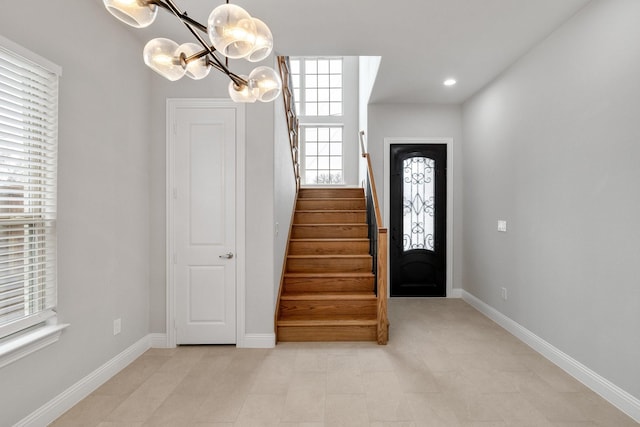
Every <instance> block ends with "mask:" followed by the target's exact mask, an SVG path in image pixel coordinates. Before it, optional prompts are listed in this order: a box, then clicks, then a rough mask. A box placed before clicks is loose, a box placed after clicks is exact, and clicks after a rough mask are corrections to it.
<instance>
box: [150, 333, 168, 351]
mask: <svg viewBox="0 0 640 427" xmlns="http://www.w3.org/2000/svg"><path fill="white" fill-rule="evenodd" d="M149 338H150V341H151V348H169V339H168V337H167V334H160V333H155V334H149Z"/></svg>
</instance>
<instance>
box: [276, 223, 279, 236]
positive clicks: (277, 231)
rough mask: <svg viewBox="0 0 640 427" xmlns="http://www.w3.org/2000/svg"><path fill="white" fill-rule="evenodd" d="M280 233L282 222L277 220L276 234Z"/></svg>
mask: <svg viewBox="0 0 640 427" xmlns="http://www.w3.org/2000/svg"><path fill="white" fill-rule="evenodd" d="M279 233H280V223H279V222H276V236H277V235H278V234H279Z"/></svg>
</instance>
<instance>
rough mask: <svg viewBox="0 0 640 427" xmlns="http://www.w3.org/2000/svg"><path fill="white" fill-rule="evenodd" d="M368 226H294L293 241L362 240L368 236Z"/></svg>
mask: <svg viewBox="0 0 640 427" xmlns="http://www.w3.org/2000/svg"><path fill="white" fill-rule="evenodd" d="M368 233H369V229H368V226H367V225H366V224H339V225H336V224H313V225H309V224H307V225H304V224H297V225H296V224H294V225H293V227H292V230H291V238H292V239H351V238H355V239H362V238H366V237H367V236H368Z"/></svg>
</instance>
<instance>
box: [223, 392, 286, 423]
mask: <svg viewBox="0 0 640 427" xmlns="http://www.w3.org/2000/svg"><path fill="white" fill-rule="evenodd" d="M284 402H285V396H284V395H274V394H250V395H248V396H247V398H246V399H245V401H244V405H243V406H242V409H241V410H240V413H239V415H238V419H237V421H236V423H235V426H236V427H254V426H255V427H258V426H277V425H278V424H280V419H281V418H282V411H283V409H284Z"/></svg>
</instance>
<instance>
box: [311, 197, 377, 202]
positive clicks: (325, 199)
mask: <svg viewBox="0 0 640 427" xmlns="http://www.w3.org/2000/svg"><path fill="white" fill-rule="evenodd" d="M362 199H364V197H303V200H304V201H307V200H308V201H311V202H320V201H322V202H334V201H336V202H342V201H345V200H348V201H356V200H362Z"/></svg>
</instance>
